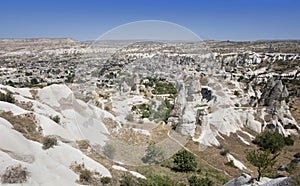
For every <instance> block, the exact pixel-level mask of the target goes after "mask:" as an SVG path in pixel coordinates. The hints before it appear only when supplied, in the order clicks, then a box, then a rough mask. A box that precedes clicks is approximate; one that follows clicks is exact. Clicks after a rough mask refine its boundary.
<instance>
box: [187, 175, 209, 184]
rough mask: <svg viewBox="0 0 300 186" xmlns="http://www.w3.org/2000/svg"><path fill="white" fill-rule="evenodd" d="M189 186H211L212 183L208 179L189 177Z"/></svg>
mask: <svg viewBox="0 0 300 186" xmlns="http://www.w3.org/2000/svg"><path fill="white" fill-rule="evenodd" d="M188 181H189V184H190V186H212V185H213V182H212V181H211V180H210V179H208V178H199V177H197V176H191V177H189V178H188Z"/></svg>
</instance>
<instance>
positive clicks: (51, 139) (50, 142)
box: [43, 137, 57, 150]
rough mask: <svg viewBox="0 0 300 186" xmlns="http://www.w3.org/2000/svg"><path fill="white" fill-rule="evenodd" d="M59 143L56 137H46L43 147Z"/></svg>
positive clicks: (47, 147) (46, 147)
mask: <svg viewBox="0 0 300 186" xmlns="http://www.w3.org/2000/svg"><path fill="white" fill-rule="evenodd" d="M55 145H57V139H56V138H55V137H44V138H43V149H44V150H46V149H49V148H52V147H54V146H55Z"/></svg>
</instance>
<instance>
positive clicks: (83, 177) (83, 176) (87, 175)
mask: <svg viewBox="0 0 300 186" xmlns="http://www.w3.org/2000/svg"><path fill="white" fill-rule="evenodd" d="M79 179H80V182H81V183H89V182H91V180H92V172H91V171H89V170H87V169H84V170H82V171H80V175H79Z"/></svg>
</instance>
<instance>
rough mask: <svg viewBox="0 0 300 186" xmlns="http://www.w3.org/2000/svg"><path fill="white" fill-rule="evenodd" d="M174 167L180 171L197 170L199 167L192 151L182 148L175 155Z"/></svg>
mask: <svg viewBox="0 0 300 186" xmlns="http://www.w3.org/2000/svg"><path fill="white" fill-rule="evenodd" d="M173 160H174V164H175V165H174V169H175V170H176V171H180V172H188V171H195V170H196V169H197V161H196V158H195V156H194V154H192V153H191V152H189V151H187V150H180V151H178V152H177V153H176V154H174V155H173Z"/></svg>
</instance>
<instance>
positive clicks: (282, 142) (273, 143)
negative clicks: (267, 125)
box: [253, 131, 294, 154]
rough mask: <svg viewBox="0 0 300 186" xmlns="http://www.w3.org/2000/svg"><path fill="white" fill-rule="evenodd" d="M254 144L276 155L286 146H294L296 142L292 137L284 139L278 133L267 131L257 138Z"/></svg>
mask: <svg viewBox="0 0 300 186" xmlns="http://www.w3.org/2000/svg"><path fill="white" fill-rule="evenodd" d="M253 143H254V144H256V145H258V146H259V147H261V149H262V150H269V151H270V152H271V153H273V154H274V153H276V152H278V151H280V150H281V149H282V148H283V147H284V146H286V145H293V144H294V140H293V139H291V137H284V136H283V135H281V134H279V133H278V132H270V131H265V132H263V133H261V134H260V135H258V136H256V138H255V139H254V140H253Z"/></svg>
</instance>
